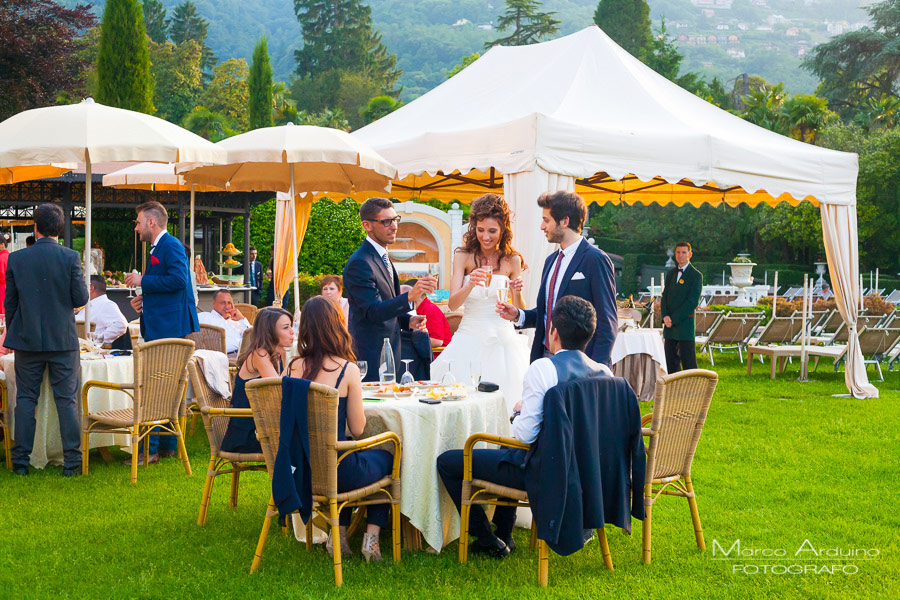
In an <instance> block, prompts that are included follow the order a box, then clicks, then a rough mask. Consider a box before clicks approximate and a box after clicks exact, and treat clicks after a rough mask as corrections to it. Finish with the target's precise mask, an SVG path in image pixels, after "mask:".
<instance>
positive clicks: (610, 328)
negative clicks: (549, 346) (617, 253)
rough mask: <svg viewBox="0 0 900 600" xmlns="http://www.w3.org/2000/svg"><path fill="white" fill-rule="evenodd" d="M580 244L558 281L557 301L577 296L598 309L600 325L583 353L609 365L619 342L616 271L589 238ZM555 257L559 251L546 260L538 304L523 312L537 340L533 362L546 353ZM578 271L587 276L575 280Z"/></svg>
mask: <svg viewBox="0 0 900 600" xmlns="http://www.w3.org/2000/svg"><path fill="white" fill-rule="evenodd" d="M578 244H579V245H578V249H577V250H576V251H575V256H573V257H572V260H571V262H569V266H568V267H567V268H566V272H565V273H563V274H562V282H561V283H560V284H559V294H558V295H557V298H556V300H557V301H559V299H560V298H562V297H563V296H578V297H579V298H584V299H585V300H587V301H588V302H590V303H591V305H592V306H593V307H594V310H596V311H597V328H596V329H595V330H594V337H592V338H591V341H589V342H588V345H587V348H586V349H585V351H584V353H585V354H587V355H588V356H589V357H591V359H592V360H594V361H596V362H598V363H601V364H604V365H609V364H610V363H609V357H610V354H611V353H612V348H613V344H615V342H616V333H617V332H618V330H619V318H618V307H617V306H616V274H615V271H614V270H613V265H612V261H611V260H610V259H609V256H607V255H606V253H605V252H604V251H603V250H600V249H599V248H594V247H593V246H591V245H590V244H589V243H588V241H587V240H581V241H580V242H579V243H578ZM555 260H556V253H555V252H554V253H553V254H551V255H550V256H548V257H547V260H545V261H544V270H543V271H542V275H541V288H540V290H539V291H538V297H537V307H535V308H533V309H531V310H526V311H524V312H525V323H524V327H534V328H535V331H534V342H533V343H532V346H531V362H534V361H536V360H537V359H539V358H542V357H543V356H544V334H545V330H544V327H545V321H546V318H545V315H546V312H547V293H546V289H547V279H548V278H549V277H550V276H551V273H550V269H551V267H552V266H553V264H554V261H555ZM575 273H581V274H582V275H583V276H584V277H582V278H579V279H575V280H573V279H572V276H573V275H575Z"/></svg>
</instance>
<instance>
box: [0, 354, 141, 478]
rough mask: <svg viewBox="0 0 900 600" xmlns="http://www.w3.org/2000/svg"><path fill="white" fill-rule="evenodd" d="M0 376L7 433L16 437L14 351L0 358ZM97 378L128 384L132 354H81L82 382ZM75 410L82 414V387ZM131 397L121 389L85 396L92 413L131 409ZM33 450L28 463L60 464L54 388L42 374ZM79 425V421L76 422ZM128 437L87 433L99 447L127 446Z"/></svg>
mask: <svg viewBox="0 0 900 600" xmlns="http://www.w3.org/2000/svg"><path fill="white" fill-rule="evenodd" d="M0 366H2V377H3V378H4V379H6V387H7V389H8V391H9V405H10V410H9V412H10V432H11V433H12V434H13V437H15V406H16V369H15V354H8V355H6V356H4V357H2V358H0ZM91 379H97V380H100V381H112V382H114V383H131V382H132V381H134V363H133V359H132V357H131V356H108V357H106V358H90V357H89V355H86V354H85V355H82V360H81V384H82V385H83V384H84V382H85V381H88V380H91ZM77 402H78V409H79V410H78V412H79V414H80V413H81V389H80V388H79V390H78V396H77ZM131 404H132V403H131V398H130V397H129V396H127V395H126V394H124V393H122V392H115V391H111V390H110V391H108V390H101V389H97V388H94V389H93V390H91V392H90V395H89V396H88V408H89V409H90V411H91V412H97V411H101V410H113V409H117V408H130V407H131ZM35 420H36V424H35V432H34V449H33V450H32V452H31V466H32V467H35V468H37V469H43V468H44V467H46V466H47V465H48V464H52V465H62V464H63V452H62V439H61V437H60V433H59V417H58V416H57V414H56V403H55V402H54V401H53V391H52V390H51V389H50V383H49V381H48V379H47V375H46V373H45V374H44V382H43V384H41V395H40V398H38V405H37V410H36V411H35ZM79 427H80V423H79ZM130 444H131V436H129V435H114V434H108V433H107V434H93V435H91V436H90V445H91V448H98V447H101V446H129V445H130Z"/></svg>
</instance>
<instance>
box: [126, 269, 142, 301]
mask: <svg viewBox="0 0 900 600" xmlns="http://www.w3.org/2000/svg"><path fill="white" fill-rule="evenodd" d="M131 274H132V275H140V272H139V271H138V270H137V269H132V270H131ZM135 289H136V288H134V287H133V286H132V287H129V288H128V297H129V298H134V290H135Z"/></svg>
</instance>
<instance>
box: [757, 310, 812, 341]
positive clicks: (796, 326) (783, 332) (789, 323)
mask: <svg viewBox="0 0 900 600" xmlns="http://www.w3.org/2000/svg"><path fill="white" fill-rule="evenodd" d="M801 329H803V317H802V316H790V317H775V318H774V319H772V320H771V321H769V323H768V324H767V325H766V326H765V328H764V329H763V330H762V333H761V334H760V336H759V340H757V342H756V343H757V344H759V345H760V346H764V345H768V344H790V343H791V342H792V341H794V338H796V337H797V336H798V335H800V330H801Z"/></svg>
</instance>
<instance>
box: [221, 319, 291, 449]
mask: <svg viewBox="0 0 900 600" xmlns="http://www.w3.org/2000/svg"><path fill="white" fill-rule="evenodd" d="M249 335H250V343H249V344H248V346H247V348H246V349H245V350H244V351H243V352H241V354H240V355H239V356H238V359H237V365H238V372H237V374H236V375H235V378H234V390H233V391H232V394H231V406H232V407H234V408H250V401H249V400H248V399H247V392H246V391H244V384H246V383H247V382H248V381H252V380H253V379H259V378H260V377H280V376H281V372H282V371H283V370H284V355H285V350H284V349H285V348H289V347H290V346H291V344H293V343H294V328H293V318H292V317H291V313H289V312H288V311H286V310H284V309H283V308H273V307H269V308H264V309H262V310H261V311H259V313H257V315H256V322H255V323H254V324H253V330H252V331H251V332H250V334H249ZM222 450H224V451H226V452H238V453H241V454H257V453H260V452H262V447H261V446H260V445H259V440H257V439H256V423H255V422H254V421H253V419H244V418H234V419H229V421H228V428H227V429H226V430H225V436H224V437H223V438H222Z"/></svg>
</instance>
